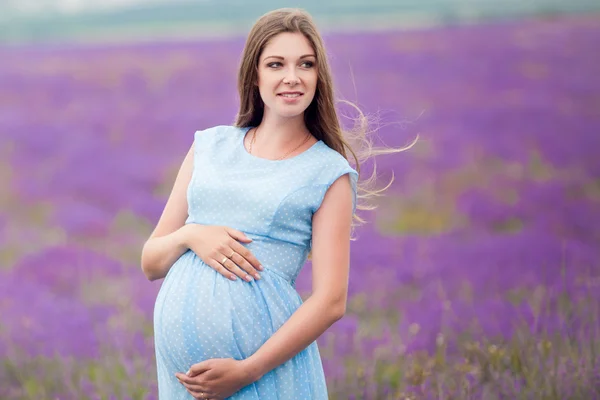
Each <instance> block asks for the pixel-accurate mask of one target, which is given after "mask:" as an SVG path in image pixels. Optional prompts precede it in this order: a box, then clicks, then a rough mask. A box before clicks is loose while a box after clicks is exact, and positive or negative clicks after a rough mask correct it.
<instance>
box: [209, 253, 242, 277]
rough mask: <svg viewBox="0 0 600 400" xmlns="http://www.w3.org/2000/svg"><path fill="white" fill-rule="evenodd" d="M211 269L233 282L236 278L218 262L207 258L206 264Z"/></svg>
mask: <svg viewBox="0 0 600 400" xmlns="http://www.w3.org/2000/svg"><path fill="white" fill-rule="evenodd" d="M206 263H207V264H208V265H209V266H210V267H211V268H212V269H214V270H215V271H217V272H218V273H220V274H221V275H223V276H224V277H225V278H227V279H229V280H232V281H235V280H236V279H237V277H236V276H235V274H233V273H232V272H231V271H229V270H228V269H227V268H225V267H224V266H223V265H222V264H221V262H220V261H217V260H215V259H214V258H209V259H208V261H207V262H206Z"/></svg>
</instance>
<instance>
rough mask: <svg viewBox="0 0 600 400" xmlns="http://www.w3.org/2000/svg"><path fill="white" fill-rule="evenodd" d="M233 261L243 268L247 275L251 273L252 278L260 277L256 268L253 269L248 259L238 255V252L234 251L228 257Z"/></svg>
mask: <svg viewBox="0 0 600 400" xmlns="http://www.w3.org/2000/svg"><path fill="white" fill-rule="evenodd" d="M230 260H231V261H232V262H233V263H235V264H236V265H237V266H238V267H239V268H241V269H243V270H244V271H246V273H248V274H249V275H252V276H253V277H254V279H257V280H258V279H260V275H259V273H258V271H257V270H255V269H254V267H253V266H252V265H250V263H249V262H248V261H246V259H245V258H244V257H242V256H240V255H239V254H238V253H234V254H233V256H231V259H230Z"/></svg>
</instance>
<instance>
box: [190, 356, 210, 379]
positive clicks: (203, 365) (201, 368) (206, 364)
mask: <svg viewBox="0 0 600 400" xmlns="http://www.w3.org/2000/svg"><path fill="white" fill-rule="evenodd" d="M206 371H210V360H204V361H202V362H199V363H197V364H194V365H192V366H191V367H190V369H189V370H188V372H187V377H188V378H189V377H194V376H196V375H200V374H202V373H204V372H206Z"/></svg>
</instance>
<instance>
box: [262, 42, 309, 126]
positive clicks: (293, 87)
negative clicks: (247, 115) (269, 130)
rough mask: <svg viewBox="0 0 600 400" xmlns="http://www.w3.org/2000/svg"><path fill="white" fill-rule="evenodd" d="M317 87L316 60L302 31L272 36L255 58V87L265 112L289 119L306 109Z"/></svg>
mask: <svg viewBox="0 0 600 400" xmlns="http://www.w3.org/2000/svg"><path fill="white" fill-rule="evenodd" d="M316 88H317V59H316V55H315V52H314V50H313V48H312V46H311V45H310V42H309V41H308V39H306V37H305V36H304V35H303V34H301V33H291V32H284V33H280V34H278V35H277V36H274V37H273V38H272V39H271V40H270V41H269V42H268V43H267V45H266V46H265V48H264V50H263V52H262V54H261V55H260V58H259V60H258V90H259V92H260V96H261V98H262V100H263V102H264V104H265V114H267V113H274V114H276V115H277V116H279V117H283V118H292V117H296V116H298V115H302V114H303V113H304V110H306V109H307V108H308V106H309V105H310V103H311V102H312V100H313V98H314V97H315V91H316Z"/></svg>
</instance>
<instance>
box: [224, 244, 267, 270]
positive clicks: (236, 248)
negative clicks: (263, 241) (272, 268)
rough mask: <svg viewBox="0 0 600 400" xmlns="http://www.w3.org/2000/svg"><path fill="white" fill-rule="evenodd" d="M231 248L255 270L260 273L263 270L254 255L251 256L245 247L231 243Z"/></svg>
mask: <svg viewBox="0 0 600 400" xmlns="http://www.w3.org/2000/svg"><path fill="white" fill-rule="evenodd" d="M231 248H232V249H233V250H234V251H235V252H236V253H237V254H239V255H240V256H242V257H244V260H247V261H248V262H249V263H250V264H251V265H252V267H253V268H256V269H258V270H261V271H262V270H263V269H264V268H262V265H261V264H260V262H259V261H258V259H257V258H256V257H254V254H252V252H251V251H250V250H248V249H247V248H246V247H244V246H242V245H241V244H240V243H237V242H232V243H231Z"/></svg>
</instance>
